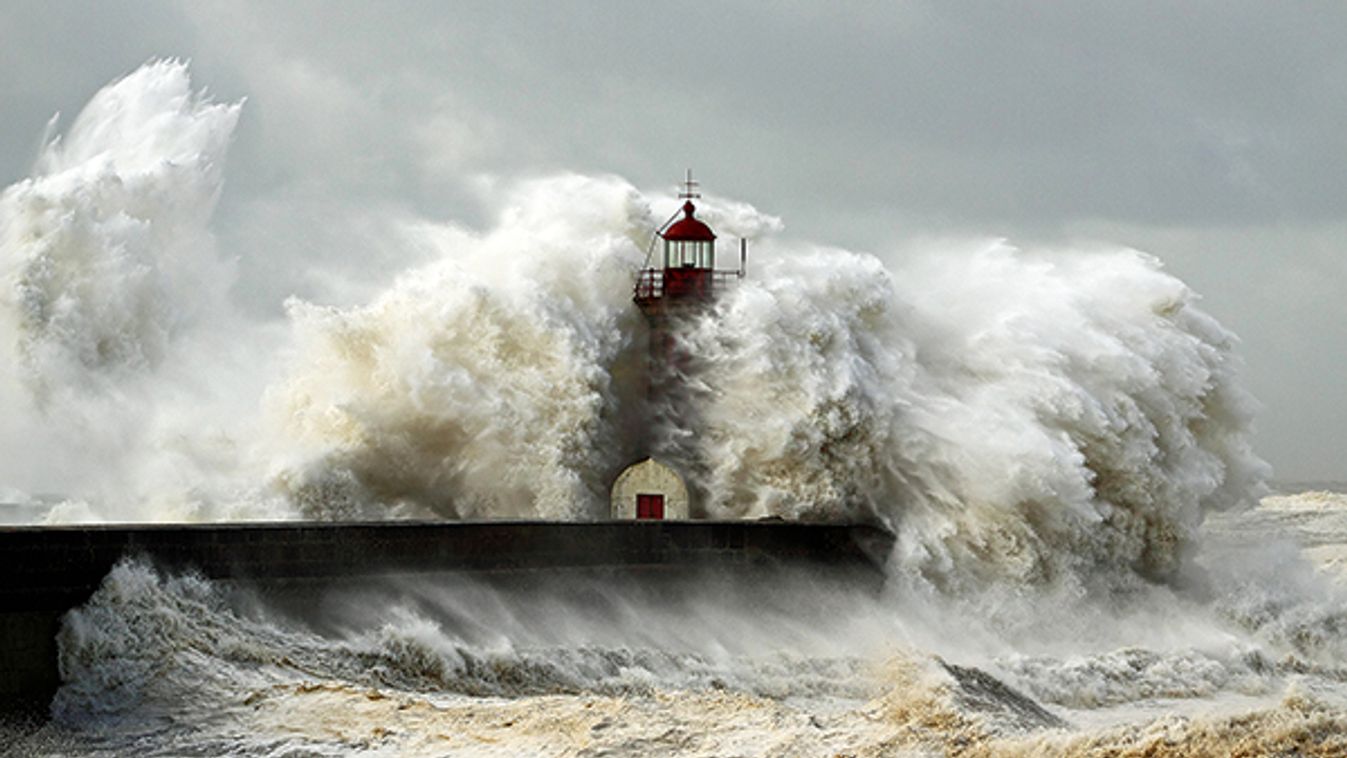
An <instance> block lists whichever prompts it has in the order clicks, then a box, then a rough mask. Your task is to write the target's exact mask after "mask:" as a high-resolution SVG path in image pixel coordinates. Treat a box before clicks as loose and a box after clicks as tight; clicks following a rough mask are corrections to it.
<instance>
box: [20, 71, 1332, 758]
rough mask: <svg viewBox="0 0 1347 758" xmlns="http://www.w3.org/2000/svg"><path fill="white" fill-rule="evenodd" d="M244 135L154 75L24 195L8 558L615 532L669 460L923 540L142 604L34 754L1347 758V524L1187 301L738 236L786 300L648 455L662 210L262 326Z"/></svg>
mask: <svg viewBox="0 0 1347 758" xmlns="http://www.w3.org/2000/svg"><path fill="white" fill-rule="evenodd" d="M241 109H242V104H219V103H214V102H212V101H210V100H209V99H208V98H206V97H204V96H203V95H202V94H200V93H198V92H195V91H194V90H193V89H192V86H191V83H190V81H189V78H188V73H187V69H186V66H185V65H184V64H181V63H176V62H156V63H151V64H148V65H146V66H145V67H143V68H142V69H140V70H139V71H137V72H135V73H133V74H131V75H130V76H128V77H127V78H125V79H123V80H120V81H118V82H116V83H114V84H112V85H110V86H109V87H107V88H105V89H104V90H103V91H101V92H99V93H98V94H97V95H96V96H95V97H94V99H93V100H92V101H91V102H90V104H89V105H88V107H87V108H86V109H85V110H84V112H83V113H81V114H80V115H79V116H78V117H77V118H76V119H75V120H74V121H73V122H72V124H71V125H70V127H69V128H68V129H66V130H65V132H64V134H62V135H60V136H59V137H51V138H49V139H48V141H47V142H46V143H45V146H44V148H43V150H42V153H41V155H40V157H39V159H38V161H37V162H36V164H35V166H34V169H33V172H32V175H31V176H30V177H29V178H27V179H25V180H23V181H21V182H19V183H17V184H15V185H13V186H11V187H9V188H8V189H6V190H5V191H4V193H3V195H2V196H0V402H3V407H4V408H5V419H4V422H3V423H4V427H3V429H4V434H3V437H0V500H6V501H10V502H12V503H14V505H12V506H8V507H7V510H6V511H5V513H6V514H7V518H9V519H10V520H17V521H35V522H48V523H55V522H68V521H80V520H132V521H153V520H223V519H238V518H249V519H259V518H260V519H284V518H300V517H307V518H328V519H340V518H349V517H362V518H371V517H374V518H379V517H390V518H397V517H406V516H422V517H425V516H442V517H446V518H456V517H494V516H511V517H548V518H572V519H590V518H597V517H601V516H603V514H604V513H605V512H606V508H607V505H606V490H607V486H608V483H609V482H610V481H611V480H612V477H613V476H614V475H615V474H616V473H617V472H618V471H619V470H620V469H621V468H622V467H623V466H624V465H625V464H627V463H629V462H630V461H631V459H632V458H634V457H635V456H636V455H638V454H639V453H640V452H642V451H643V449H644V445H646V444H647V443H649V444H651V445H653V446H654V447H655V448H656V449H657V450H659V451H662V452H663V453H664V454H665V455H666V456H668V457H670V458H672V459H674V460H675V462H676V463H677V464H678V465H679V467H680V468H682V469H683V470H684V471H685V472H686V473H687V474H688V475H689V478H690V479H691V480H693V481H694V482H695V483H696V486H697V487H698V488H699V491H700V492H699V494H700V495H701V503H702V504H701V508H702V510H703V511H704V514H705V515H709V516H716V517H731V518H737V517H748V518H753V517H761V516H782V517H786V518H805V519H833V518H842V519H865V520H873V521H878V522H881V523H883V524H885V525H887V526H889V527H890V528H892V529H893V530H894V531H895V532H896V533H897V535H898V544H897V547H896V549H895V552H894V554H893V555H892V556H891V558H890V561H889V565H888V568H887V571H888V577H889V579H888V583H887V587H886V589H885V591H884V592H883V593H882V594H881V595H880V596H878V597H876V596H874V595H873V594H870V593H868V592H864V591H862V590H861V589H859V588H846V587H837V586H830V585H826V584H822V583H820V580H818V579H817V578H811V577H808V576H802V575H795V574H792V575H782V576H780V577H776V578H774V579H773V580H771V581H762V580H754V581H752V582H745V583H736V582H728V581H714V580H710V579H708V580H706V581H704V582H696V583H693V582H689V583H687V584H686V585H684V586H682V587H680V588H679V589H678V591H677V592H655V591H653V590H652V588H649V587H642V586H640V585H634V584H624V583H620V582H599V581H596V580H580V579H576V580H574V581H572V582H555V583H542V584H540V585H535V586H530V587H508V586H499V585H484V584H478V583H474V582H471V581H469V580H466V579H463V578H461V577H439V578H436V579H434V580H431V579H425V580H422V581H418V582H404V583H399V584H397V585H388V586H382V587H363V588H358V587H352V588H350V589H349V590H346V591H338V592H333V593H331V594H330V595H329V596H326V597H324V598H322V600H321V602H318V603H316V604H315V605H313V606H312V607H309V608H305V609H303V612H298V611H296V610H295V609H294V608H293V607H290V604H288V603H286V602H281V601H279V600H277V599H275V598H269V597H266V596H259V595H256V594H253V593H250V592H249V591H248V589H247V588H246V587H238V586H228V587H226V586H220V585H216V584H212V583H210V582H207V581H204V580H201V579H199V578H195V577H192V576H164V575H161V574H159V573H156V571H154V570H153V569H152V568H150V567H148V566H144V565H139V564H134V563H128V564H123V565H122V566H119V567H118V568H117V569H116V570H115V571H113V573H112V574H111V575H110V576H109V577H108V578H107V580H106V581H105V584H104V586H103V588H102V589H101V590H100V591H99V593H98V594H97V595H96V596H95V597H94V598H93V599H92V600H91V601H90V602H89V603H88V604H86V605H85V606H84V607H82V608H79V609H76V610H74V611H72V612H71V613H70V614H68V616H67V617H66V620H65V624H64V628H63V630H62V633H61V638H60V644H61V651H62V672H63V676H64V679H65V682H66V684H65V686H64V687H63V688H62V690H61V691H60V693H59V694H58V696H57V698H56V700H55V702H54V703H53V706H52V719H51V721H50V723H48V724H46V725H45V726H43V727H42V728H41V729H39V730H37V731H36V732H32V733H28V734H26V736H24V737H22V738H21V739H22V742H21V743H20V744H19V745H18V746H17V747H16V748H15V749H16V750H19V751H20V752H44V751H45V752H50V753H58V754H59V753H64V754H71V755H91V754H92V755H121V754H125V753H128V752H138V753H145V754H165V755H182V754H218V753H224V752H235V753H245V754H268V755H313V754H318V755H327V754H334V755H338V754H350V753H368V754H383V755H407V754H430V755H434V754H444V753H456V754H493V755H520V754H545V755H627V754H631V755H667V754H671V753H682V754H692V755H701V754H704V755H790V754H794V755H831V754H834V753H840V754H857V755H891V754H895V753H903V752H915V753H923V752H936V753H939V752H944V751H956V752H968V753H995V754H1001V753H1009V754H1015V753H1025V754H1056V753H1070V752H1081V751H1084V750H1086V749H1089V748H1100V749H1103V750H1106V751H1108V750H1118V751H1122V750H1136V751H1138V752H1144V751H1147V750H1151V751H1160V750H1163V751H1166V752H1175V753H1182V752H1184V751H1187V752H1190V753H1195V754H1216V753H1224V752H1227V751H1230V750H1244V751H1246V752H1248V753H1253V754H1256V753H1262V752H1271V751H1277V750H1291V749H1299V750H1301V751H1302V752H1305V753H1314V752H1316V751H1317V752H1320V753H1322V754H1340V753H1341V752H1342V751H1344V750H1347V743H1344V741H1343V737H1342V736H1341V735H1342V734H1343V733H1345V732H1347V710H1344V707H1345V706H1344V702H1343V701H1344V692H1345V690H1344V678H1347V610H1344V608H1347V605H1344V602H1343V601H1344V597H1345V595H1344V593H1345V592H1347V589H1344V587H1343V585H1342V582H1341V581H1340V577H1341V575H1342V574H1341V571H1342V568H1343V565H1344V563H1343V560H1344V558H1345V557H1347V525H1345V524H1344V522H1345V521H1347V498H1344V496H1342V495H1339V494H1335V493H1332V492H1319V493H1303V494H1299V495H1284V496H1277V497H1266V498H1263V499H1262V500H1261V503H1260V502H1259V498H1260V497H1262V496H1263V495H1264V494H1265V492H1264V490H1263V484H1262V482H1263V480H1264V479H1265V478H1266V476H1267V471H1266V466H1265V465H1264V464H1263V463H1262V462H1261V461H1260V460H1259V459H1258V458H1257V456H1256V455H1254V453H1253V452H1252V451H1251V449H1250V446H1249V433H1250V424H1251V419H1252V408H1253V403H1252V401H1251V400H1250V399H1249V398H1248V397H1247V396H1246V395H1245V393H1244V392H1243V391H1242V390H1241V388H1240V385H1239V382H1238V376H1237V374H1238V368H1239V365H1238V360H1237V358H1236V357H1235V356H1234V354H1233V352H1232V350H1233V346H1234V343H1235V338H1234V336H1233V335H1232V334H1230V333H1229V332H1228V331H1227V330H1225V329H1224V328H1223V327H1221V325H1220V324H1219V323H1217V322H1216V321H1215V320H1214V319H1212V318H1211V317H1210V316H1208V315H1207V314H1205V313H1204V312H1202V310H1201V309H1200V308H1198V307H1197V304H1196V297H1195V295H1194V294H1193V293H1192V292H1191V291H1190V290H1189V289H1188V288H1187V287H1186V286H1184V284H1183V283H1182V282H1180V281H1178V280H1176V279H1175V278H1174V277H1172V276H1170V275H1168V274H1166V273H1165V272H1164V271H1163V270H1162V268H1161V266H1160V264H1159V263H1158V261H1156V260H1155V259H1153V258H1151V257H1149V256H1146V255H1144V254H1141V253H1138V252H1135V251H1131V250H1095V251H1088V252H1085V251H1037V252H1034V251H1022V250H1017V249H1014V248H1013V247H1011V246H1009V245H1007V244H1005V243H1000V242H992V243H986V244H982V245H974V246H968V245H964V246H950V247H949V248H948V249H936V250H931V251H928V252H927V253H926V254H920V255H908V256H904V257H901V258H897V257H895V258H894V259H893V260H887V261H886V260H882V259H881V258H879V257H876V256H874V255H869V254H862V253H856V252H850V251H845V250H838V249H832V248H822V247H817V246H810V245H805V244H801V243H790V242H785V241H779V240H777V239H775V238H773V237H772V236H771V235H772V233H773V232H775V231H777V230H778V228H779V227H780V222H779V221H778V220H776V219H774V218H772V217H770V216H766V215H765V214H762V213H759V212H758V211H756V210H755V209H753V208H751V207H749V206H746V205H744V204H741V203H734V202H731V201H724V200H718V199H716V198H708V200H707V202H706V203H705V208H704V209H703V215H704V216H706V217H707V218H708V220H709V221H710V223H711V224H712V226H714V227H716V228H717V230H718V231H720V232H721V233H722V235H739V234H744V235H750V236H756V237H759V239H758V240H757V241H756V242H755V244H754V262H753V265H752V267H751V272H750V276H749V278H748V279H746V280H745V281H744V282H743V283H742V284H741V285H739V286H738V287H737V288H735V289H734V290H733V292H731V293H729V294H728V295H727V296H725V297H723V298H721V299H720V301H719V302H718V303H717V305H716V307H715V309H714V312H713V313H710V314H708V315H707V317H706V318H704V319H701V320H700V321H698V322H696V323H694V324H692V325H690V327H689V333H688V338H687V344H688V348H689V351H690V352H691V354H693V355H695V356H696V360H695V361H693V362H692V364H690V365H689V366H688V367H687V371H688V374H687V376H686V377H685V379H686V381H687V382H688V385H689V387H690V390H689V392H690V393H691V394H692V395H693V396H694V397H695V399H696V401H697V403H698V408H699V412H698V414H697V415H696V418H695V424H690V425H688V426H686V427H684V428H680V427H678V426H677V425H665V426H661V427H659V428H656V429H654V430H652V431H650V432H649V437H647V430H646V429H645V428H644V426H645V425H644V423H643V420H644V419H646V418H648V416H647V415H646V414H647V412H648V409H645V408H644V407H643V397H644V392H643V385H642V370H643V360H644V355H645V348H644V332H643V330H644V325H643V322H642V320H641V317H640V315H639V313H638V312H637V311H636V310H635V308H634V307H632V305H631V302H630V283H631V277H632V274H633V271H634V270H635V269H636V267H638V266H639V265H640V263H641V260H642V258H643V256H644V246H645V243H646V241H647V240H648V235H649V233H650V230H651V228H652V227H654V226H655V225H656V223H657V221H656V219H658V218H662V217H663V216H664V215H667V214H666V213H665V211H666V210H667V209H665V208H664V207H662V205H661V203H663V202H665V201H663V200H648V199H647V198H645V197H643V196H642V195H641V193H639V192H638V191H637V190H636V189H635V188H633V187H632V186H630V185H629V184H627V183H626V182H624V181H622V180H621V179H618V178H615V177H586V176H575V175H568V176H560V177H552V178H546V179H538V180H533V181H529V182H522V183H520V184H518V185H517V186H515V188H514V189H513V191H512V192H511V194H510V196H509V198H508V201H507V202H505V203H504V204H503V207H502V208H501V210H500V212H499V215H498V218H497V219H496V222H495V223H494V224H493V225H492V226H490V227H489V228H486V229H482V230H469V229H466V228H464V227H461V226H459V225H456V224H452V223H445V222H433V221H429V220H415V221H406V222H403V223H401V225H400V226H399V234H400V235H401V236H400V237H399V238H398V241H399V243H402V244H406V245H407V246H409V247H415V248H416V249H418V250H423V251H429V254H428V255H427V256H424V257H426V258H428V259H429V260H430V262H429V263H425V264H423V265H421V266H418V267H415V268H413V269H410V270H407V271H404V272H402V273H401V274H400V275H398V276H397V277H396V279H395V280H394V281H392V283H391V284H390V285H389V286H388V287H387V288H386V289H385V290H384V291H383V292H381V293H379V294H377V295H376V296H374V297H372V298H371V299H369V300H368V301H367V302H365V303H363V304H359V305H355V306H332V305H326V304H322V303H314V302H305V301H301V300H298V299H292V300H291V301H289V302H287V303H286V307H285V312H286V316H285V319H284V321H283V322H261V321H259V320H257V319H256V318H254V317H247V316H245V315H243V314H242V313H240V312H239V311H238V309H237V308H236V307H235V306H234V304H233V300H232V295H231V292H232V287H233V282H234V279H233V268H232V265H231V263H230V262H229V259H228V257H227V256H225V255H222V254H221V252H220V251H218V250H217V243H216V241H215V239H214V237H213V235H212V232H211V217H212V214H213V211H214V206H215V204H216V201H217V199H218V197H219V195H220V192H221V188H222V181H223V176H224V160H225V153H226V151H227V149H228V147H229V144H230V140H231V137H232V134H233V130H234V128H235V125H236V123H237V120H238V118H239V116H240V113H241ZM652 206H653V209H652ZM241 254H243V255H246V254H247V252H246V251H242V252H241ZM314 265H320V262H317V261H315V262H314ZM52 492H57V493H60V494H59V495H49V494H43V493H52ZM750 585H751V586H750Z"/></svg>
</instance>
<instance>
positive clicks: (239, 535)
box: [0, 521, 893, 710]
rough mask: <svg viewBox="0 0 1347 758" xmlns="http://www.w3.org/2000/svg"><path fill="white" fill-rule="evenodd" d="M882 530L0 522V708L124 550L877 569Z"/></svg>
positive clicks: (293, 563) (197, 563)
mask: <svg viewBox="0 0 1347 758" xmlns="http://www.w3.org/2000/svg"><path fill="white" fill-rule="evenodd" d="M892 542H893V538H892V536H891V535H889V534H888V533H887V532H884V531H883V530H880V529H877V528H874V527H868V526H857V525H833V524H799V523H791V522H779V521H758V522H748V521H734V522H725V521H609V522H594V523H575V522H539V521H510V522H506V521H482V522H440V521H436V522H406V521H401V522H377V523H342V524H337V523H314V522H298V523H297V522H276V523H257V524H209V525H206V524H202V525H195V524H155V525H135V526H123V525H115V526H106V525H97V526H57V527H0V557H3V561H4V563H3V567H0V709H8V710H13V709H16V708H33V707H38V708H45V704H46V703H47V702H48V701H49V700H50V698H51V695H52V694H53V693H54V692H55V691H56V688H57V687H58V686H59V685H60V674H59V672H58V670H57V664H56V655H57V651H56V633H57V631H58V630H59V628H60V623H61V616H62V615H63V614H64V613H65V611H67V610H69V609H70V608H73V607H75V606H78V605H80V604H82V603H83V602H85V601H86V600H87V599H88V598H89V596H90V595H91V594H92V593H93V592H94V590H95V589H97V587H98V585H99V583H100V582H101V581H102V580H103V577H105V576H106V575H107V573H108V571H110V570H111V569H112V567H113V565H115V564H116V563H117V561H119V560H121V559H123V558H128V557H139V558H144V559H148V560H150V561H152V562H154V563H155V564H156V565H159V566H162V567H164V568H165V569H169V570H193V571H197V572H200V573H201V574H202V575H204V576H206V577H207V578H211V579H218V580H229V581H238V582H246V583H248V584H251V585H255V586H258V587H262V588H266V587H273V586H277V587H279V586H295V585H304V584H317V585H321V584H325V583H332V582H338V581H341V580H343V579H349V578H353V577H378V576H389V575H398V574H414V573H429V572H446V571H449V572H452V571H469V572H488V573H494V574H508V573H509V572H536V571H540V570H549V571H552V570H563V571H564V570H574V571H587V572H589V571H599V572H616V573H620V574H639V573H649V572H658V573H668V572H674V571H679V570H682V569H684V568H706V567H711V568H729V567H735V566H743V567H754V568H770V566H772V565H774V564H777V563H780V564H788V565H810V566H819V567H826V568H829V569H833V570H847V571H852V570H854V571H859V572H862V573H865V574H867V575H869V576H870V577H871V578H872V579H875V580H878V578H879V576H880V565H881V563H882V561H883V559H884V557H885V556H886V555H887V553H888V550H889V548H890V547H891V546H892Z"/></svg>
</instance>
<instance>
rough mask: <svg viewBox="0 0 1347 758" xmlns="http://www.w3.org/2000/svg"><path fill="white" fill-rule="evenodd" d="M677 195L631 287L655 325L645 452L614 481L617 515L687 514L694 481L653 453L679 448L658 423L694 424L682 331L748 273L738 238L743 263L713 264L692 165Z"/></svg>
mask: <svg viewBox="0 0 1347 758" xmlns="http://www.w3.org/2000/svg"><path fill="white" fill-rule="evenodd" d="M678 199H679V200H682V201H683V203H682V205H681V206H680V207H679V209H678V211H677V212H675V213H674V215H673V216H672V217H670V218H669V220H667V221H665V222H664V224H663V225H662V226H660V227H659V228H658V229H656V230H655V233H654V235H653V236H652V238H651V241H650V247H649V249H648V250H647V251H646V260H645V264H644V265H643V266H642V267H641V269H640V271H638V272H637V274H636V283H635V286H634V288H633V295H632V302H634V303H635V304H636V307H638V308H640V309H641V313H643V314H645V317H646V321H647V323H648V324H649V325H650V332H649V339H650V351H649V362H648V366H647V374H646V377H647V392H646V428H647V439H646V441H645V443H646V448H647V449H646V453H647V455H646V456H645V457H644V458H642V460H640V461H638V462H637V463H635V464H633V465H631V466H629V467H628V468H627V469H626V470H625V471H623V472H622V474H621V475H620V476H619V477H618V478H617V481H616V482H614V484H613V489H612V494H611V503H612V516H613V518H637V519H676V518H688V517H689V515H690V511H691V500H692V497H690V495H691V494H694V493H695V492H696V490H697V488H696V487H695V486H693V487H688V486H687V484H686V483H685V482H684V481H683V479H682V477H681V476H680V474H679V472H678V471H677V467H676V466H675V465H673V463H672V462H671V461H666V460H659V459H658V458H657V457H656V456H657V455H661V454H665V455H673V456H674V457H680V456H679V455H678V451H677V450H674V449H662V450H661V449H657V448H659V447H660V444H659V443H658V442H657V441H656V440H655V439H654V436H655V430H658V429H661V428H669V427H673V428H678V429H682V430H687V429H691V428H695V426H696V424H695V418H696V415H697V409H696V407H695V404H694V403H693V402H692V399H691V397H690V396H689V394H690V393H689V391H688V387H687V386H686V385H687V382H686V379H687V375H688V373H689V371H690V364H691V361H692V358H693V356H691V355H690V354H689V352H688V350H687V349H686V347H685V346H684V342H683V339H682V333H683V331H684V330H685V329H686V328H687V327H688V326H689V325H690V323H691V322H692V320H693V319H694V318H696V317H698V316H702V315H705V314H706V313H707V312H708V311H709V310H710V306H711V305H712V304H713V303H714V302H715V298H716V296H717V295H718V294H720V293H723V292H725V291H726V290H728V289H729V288H730V287H732V286H734V284H735V283H737V282H738V280H740V279H742V278H743V277H744V275H745V273H746V265H747V260H748V243H747V241H746V240H743V239H740V240H739V267H738V268H737V269H731V270H720V269H717V268H716V239H717V238H716V233H715V232H714V231H713V230H712V229H711V227H710V226H708V225H707V224H706V222H704V221H702V220H701V219H699V218H697V206H696V203H694V202H693V201H694V200H700V199H701V194H700V193H699V192H698V183H697V182H696V181H695V180H694V179H693V178H692V171H691V170H689V171H688V172H687V178H686V179H685V180H684V181H683V187H682V190H681V191H680V192H679V193H678ZM684 436H686V435H684ZM666 447H668V446H666Z"/></svg>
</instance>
